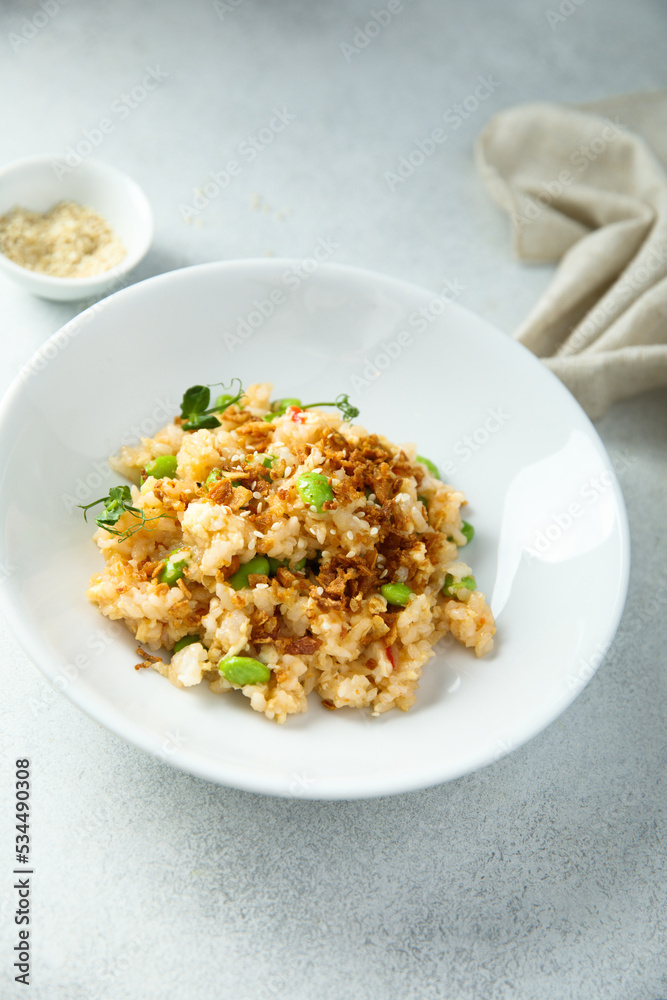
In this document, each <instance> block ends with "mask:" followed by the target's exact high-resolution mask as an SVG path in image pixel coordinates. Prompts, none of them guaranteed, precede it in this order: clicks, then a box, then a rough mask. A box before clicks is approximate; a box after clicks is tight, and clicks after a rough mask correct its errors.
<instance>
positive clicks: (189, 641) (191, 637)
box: [172, 635, 201, 653]
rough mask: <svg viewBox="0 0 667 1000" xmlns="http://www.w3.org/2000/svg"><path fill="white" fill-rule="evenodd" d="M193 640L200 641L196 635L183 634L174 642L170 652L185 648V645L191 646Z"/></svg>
mask: <svg viewBox="0 0 667 1000" xmlns="http://www.w3.org/2000/svg"><path fill="white" fill-rule="evenodd" d="M193 642H201V639H200V638H199V636H198V635H184V636H183V638H182V639H179V640H178V642H175V643H174V648H173V650H172V652H174V653H180V651H181V650H182V649H185V647H186V646H191V645H192V643H193Z"/></svg>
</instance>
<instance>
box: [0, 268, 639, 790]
mask: <svg viewBox="0 0 667 1000" xmlns="http://www.w3.org/2000/svg"><path fill="white" fill-rule="evenodd" d="M301 262H302V259H299V258H293V257H275V258H268V259H267V258H263V257H247V258H234V259H231V260H223V261H210V262H207V263H201V264H195V265H189V266H186V267H183V268H177V269H175V270H173V271H167V272H162V273H161V274H158V275H154V276H152V277H149V278H145V279H143V280H142V281H140V282H136V283H134V284H132V285H130V286H129V287H126V288H122V289H119V290H118V291H116V292H113V293H112V294H110V295H109V296H107V297H106V298H105V299H103V300H101V302H99V303H96V304H94V305H93V306H90V307H89V308H88V309H86V310H84V311H83V312H82V313H80V314H79V315H78V316H75V317H74V318H73V319H71V320H69V321H68V322H67V323H65V324H64V325H63V326H62V327H61V328H60V330H58V331H56V332H55V333H54V334H53V335H52V336H51V337H50V338H49V339H48V340H47V341H46V342H45V343H44V344H43V345H42V346H41V347H40V348H39V349H38V350H37V351H36V352H34V353H33V355H32V356H31V358H30V359H29V360H28V362H26V367H29V366H30V365H31V363H33V362H34V361H35V360H37V359H40V355H41V353H42V351H43V350H44V349H48V347H49V345H50V344H51V343H52V342H54V341H56V338H58V337H59V336H61V335H62V334H63V333H64V332H67V331H68V329H69V328H70V327H75V325H76V324H77V323H78V322H80V321H81V317H85V316H86V314H90V316H91V318H92V317H93V316H94V314H95V313H96V311H97V310H98V309H99V308H100V306H106V305H107V304H109V303H110V302H111V300H112V299H116V296H117V295H122V296H124V297H125V298H128V299H131V298H132V296H136V295H141V294H142V292H143V286H144V285H146V284H148V283H150V284H152V285H154V286H159V285H160V284H165V283H166V282H167V281H168V280H170V279H174V278H175V280H177V281H182V280H187V275H188V274H189V273H190V272H195V271H198V272H200V273H203V272H205V271H209V272H215V271H216V270H218V269H221V270H226V271H230V272H233V271H234V270H238V269H241V270H244V269H246V268H250V269H252V268H254V267H258V266H259V267H260V268H261V269H264V270H266V271H267V272H274V273H275V274H276V275H277V274H279V273H280V269H282V268H285V267H289V266H290V265H294V264H298V263H301ZM320 270H322V271H324V272H336V273H338V274H339V275H345V274H347V275H349V276H351V277H356V278H357V279H359V278H362V279H365V280H370V281H374V282H380V283H385V282H389V283H391V284H392V285H396V286H399V287H402V288H403V289H407V290H412V291H417V292H419V293H423V292H430V289H428V288H427V287H426V286H425V285H419V284H416V283H414V282H410V281H406V280H404V279H402V278H397V277H394V276H393V275H391V274H386V273H383V272H380V271H374V270H372V269H369V268H362V267H358V266H356V265H349V264H340V263H337V262H336V263H334V262H326V263H323V264H321V265H320V267H319V268H318V272H319V271H320ZM453 307H454V309H455V310H457V311H461V312H462V313H467V314H469V315H471V316H474V317H475V319H476V320H479V321H480V322H481V323H483V324H484V326H486V327H489V328H491V329H493V330H495V331H496V332H497V333H499V334H500V333H501V332H502V331H500V329H499V328H498V327H496V326H495V324H493V323H492V322H490V321H488V320H486V319H485V318H483V317H480V316H478V315H477V314H476V313H474V312H472V310H469V309H468V308H467V307H464V306H461V305H459V304H458V303H453ZM84 322H86V320H85V318H84ZM507 340H508V342H509V343H508V346H509V345H511V347H510V350H518V351H521V352H525V353H526V354H527V355H530V357H531V358H533V359H534V362H535V364H539V359H538V358H537V357H536V356H535V355H533V354H532V352H531V351H529V350H528V349H527V348H525V347H524V346H523V345H522V344H520V343H519V342H517V341H515V340H513V339H512V338H510V337H507ZM541 369H542V371H543V374H544V376H545V377H546V378H547V379H548V380H549V381H550V382H551V384H552V386H553V387H554V388H556V390H557V392H559V393H560V394H561V395H562V397H563V398H567V400H568V402H569V404H570V405H573V406H574V407H575V408H577V409H578V410H579V411H580V415H581V417H582V418H583V420H584V422H585V423H587V424H588V425H589V427H590V429H591V430H592V432H593V435H594V437H595V438H596V439H597V441H598V443H599V444H600V446H601V447H602V449H603V451H604V452H605V453H606V447H605V445H604V443H603V442H602V440H601V438H600V436H599V434H598V432H597V429H596V428H595V426H594V425H593V423H592V421H591V420H590V418H589V417H588V416H587V415H586V413H585V411H584V410H583V408H582V407H581V405H580V404H579V403H578V401H577V400H576V398H575V397H574V396H573V395H572V394H571V393H570V392H569V390H568V389H567V388H566V386H565V385H564V384H563V383H562V382H561V381H560V379H559V378H558V377H557V376H556V375H555V374H554V373H553V372H551V371H550V370H549V369H548V368H546V366H541ZM22 371H23V370H22ZM22 371H20V372H18V373H17V375H16V377H15V378H14V380H13V382H12V383H11V385H10V386H9V388H8V389H7V391H6V392H5V394H4V396H3V397H2V399H0V425H1V424H3V423H4V422H5V420H6V419H7V416H8V413H9V412H10V411H11V409H12V407H13V405H14V401H15V399H16V397H17V396H18V395H19V394H20V392H21V390H22V388H23V387H24V384H25V380H24V378H23V375H22ZM611 477H612V491H613V495H614V498H615V501H616V511H617V514H618V534H619V547H618V554H617V557H618V579H617V583H616V590H615V598H614V602H613V605H611V604H610V606H609V609H608V615H607V627H606V629H605V631H604V635H602V636H601V637H600V638H599V640H598V646H597V648H598V650H599V656H597V657H596V660H595V663H594V664H591V665H590V666H591V669H590V671H589V673H588V674H587V676H586V677H585V678H584V679H583V680H582V683H581V685H577V686H574V685H572V686H570V687H568V688H567V689H566V690H565V689H564V690H563V691H562V692H561V694H560V696H559V698H558V699H557V700H555V701H554V702H552V703H550V704H549V706H548V708H544V709H543V710H542V711H540V712H538V713H535V714H533V715H532V716H531V717H530V719H529V720H526V723H525V725H524V726H523V728H522V732H521V736H520V738H519V739H518V740H517V741H516V742H515V743H513V744H512V745H511V746H507V747H505V748H504V750H503V752H502V753H500V754H496V755H495V756H493V757H490V756H489V755H488V754H486V753H481V754H479V755H478V756H477V758H476V759H475V760H474V761H473V762H472V763H471V764H470V766H467V767H466V768H465V769H464V770H456V771H455V773H442V772H441V771H440V769H439V768H437V767H435V768H431V769H430V770H429V772H428V773H424V774H422V776H421V778H420V779H419V780H417V781H415V780H414V776H413V775H412V773H410V774H409V775H407V776H406V775H400V776H399V775H394V776H393V777H392V778H391V779H390V778H388V777H387V776H386V775H385V776H384V777H383V779H382V780H381V781H379V782H378V781H377V779H373V783H372V786H371V779H370V778H368V777H366V778H365V779H364V781H362V782H361V783H360V784H359V785H358V786H357V787H355V788H354V789H351V788H349V787H348V785H347V784H345V783H343V785H342V786H341V785H340V784H339V782H338V779H333V780H328V781H327V782H326V783H325V784H326V785H327V787H326V789H325V790H323V791H320V790H315V789H313V790H312V791H311V790H308V791H307V792H304V794H303V795H302V796H301V797H303V798H305V799H309V800H319V801H341V800H342V801H354V800H364V799H371V798H379V797H384V796H388V795H392V796H393V795H401V794H406V793H409V792H414V791H421V790H425V789H428V788H431V787H434V786H437V785H441V784H445V783H448V782H449V781H452V780H457V779H458V778H462V777H465V776H467V775H470V774H473V773H475V772H477V771H479V770H481V769H482V768H486V767H487V766H489V765H490V764H493V763H496V762H497V761H498V760H501V759H502V758H503V757H505V756H507V755H509V754H510V753H512V752H513V751H514V750H517V749H520V748H521V747H523V746H525V745H526V744H527V743H528V742H530V741H531V740H532V739H533V738H534V737H535V736H537V735H539V734H540V733H541V732H543V731H544V730H545V729H546V728H547V726H550V725H551V724H552V723H553V722H555V721H556V720H557V719H558V718H559V717H560V716H561V715H562V714H563V712H565V711H566V710H567V709H568V708H569V707H570V705H571V704H572V703H573V702H574V701H575V700H576V698H577V697H578V696H579V694H581V692H582V691H583V688H584V687H586V686H587V685H588V683H589V682H590V680H591V679H592V677H593V676H594V674H595V673H597V670H598V668H599V666H601V664H602V663H603V661H604V658H605V656H606V654H607V652H608V651H609V648H610V646H611V644H612V642H613V639H614V636H615V635H616V632H617V630H618V626H619V624H620V621H621V617H622V614H623V610H624V607H625V603H626V600H627V593H628V585H629V573H630V561H631V545H630V531H629V520H628V514H627V509H626V506H625V502H624V498H623V493H622V490H621V488H620V484H619V482H618V478H617V476H616V474H615V472H614V471H613V468H612V469H611ZM0 547H1V546H0ZM17 605H18V601H17V600H16V597H15V595H14V594H13V592H12V591H11V590H10V588H9V587H7V585H6V581H2V580H0V609H1V610H2V612H3V614H4V615H5V616H6V619H7V622H8V624H9V625H10V628H11V629H12V631H13V633H14V635H15V636H16V637H17V639H18V640H19V642H20V644H21V646H22V648H23V650H24V651H25V652H26V654H27V656H28V657H29V659H31V660H32V662H33V663H34V665H35V666H36V667H37V669H38V670H39V672H40V673H41V674H42V676H43V677H45V678H46V679H47V682H49V683H51V681H50V678H49V675H48V674H47V673H46V672H45V671H44V669H43V667H42V662H43V655H42V650H41V648H40V640H39V638H38V637H36V636H35V635H34V634H33V632H32V631H31V630H30V629H29V627H28V626H27V625H26V623H25V622H24V621H23V619H22V618H21V617H17V615H16V610H17ZM62 693H63V694H64V695H65V697H66V698H67V699H68V700H69V701H70V702H72V703H73V704H74V705H75V706H76V707H77V708H78V709H79V710H80V711H82V712H84V714H86V715H87V716H88V717H89V718H91V719H93V720H94V721H95V722H96V723H98V724H100V725H103V726H104V727H105V728H106V729H107V730H108V731H110V732H112V733H113V734H114V735H115V736H117V737H120V738H121V739H123V740H124V741H126V742H127V743H129V744H130V745H131V746H134V747H137V748H138V749H141V750H142V751H144V752H146V753H148V754H149V755H150V756H151V757H154V758H156V759H159V760H161V761H163V762H164V763H167V764H168V765H169V766H170V767H173V768H174V769H175V770H178V771H182V772H185V773H187V774H190V775H194V776H196V777H199V778H202V779H204V780H206V781H211V782H213V783H215V784H222V785H224V786H226V787H232V788H237V789H239V790H242V791H249V792H251V793H258V794H262V795H269V796H276V797H284V798H290V797H292V796H291V793H290V792H289V790H288V789H287V786H285V787H282V784H281V783H280V782H279V781H278V780H277V779H276V778H275V777H274V776H271V777H269V778H266V777H265V776H260V775H257V774H248V773H246V774H244V776H243V779H241V778H240V777H239V775H238V773H237V772H236V770H235V769H234V768H231V769H230V768H229V767H227V768H222V769H221V768H220V766H219V764H218V765H217V766H214V765H213V764H212V763H211V762H210V761H204V760H202V758H201V755H199V754H198V753H197V752H196V751H190V750H188V749H179V751H178V752H177V753H173V755H171V756H170V757H164V756H162V755H160V753H159V752H158V750H157V749H156V747H155V745H154V744H153V742H152V741H151V740H150V739H149V738H148V737H147V735H146V733H145V731H144V730H143V729H141V727H139V728H138V727H137V724H136V723H135V722H134V721H131V720H128V719H127V718H123V719H122V720H118V719H115V720H114V719H111V718H110V716H112V715H113V714H114V712H113V710H108V707H107V705H106V703H105V702H103V701H100V698H99V696H95V698H93V699H86V698H85V697H83V696H77V689H76V687H75V688H74V689H72V688H71V687H70V688H68V689H67V690H65V691H63V692H62ZM223 772H224V773H223Z"/></svg>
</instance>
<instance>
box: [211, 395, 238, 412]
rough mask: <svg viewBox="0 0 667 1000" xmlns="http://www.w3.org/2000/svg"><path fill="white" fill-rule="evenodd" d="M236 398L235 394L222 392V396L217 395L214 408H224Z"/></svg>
mask: <svg viewBox="0 0 667 1000" xmlns="http://www.w3.org/2000/svg"><path fill="white" fill-rule="evenodd" d="M236 398H237V397H236V396H226V395H224V394H223V395H222V396H218V398H217V399H216V401H215V409H216V410H226V409H227V407H228V406H229V404H230V403H231V402H233V401H234V400H235V399H236Z"/></svg>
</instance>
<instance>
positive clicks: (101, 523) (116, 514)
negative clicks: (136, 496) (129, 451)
mask: <svg viewBox="0 0 667 1000" xmlns="http://www.w3.org/2000/svg"><path fill="white" fill-rule="evenodd" d="M98 503H103V504H104V510H103V512H102V513H101V514H98V515H97V517H96V518H95V524H96V525H97V527H98V528H104V529H105V531H108V532H109V534H110V535H117V536H118V537H119V538H129V537H130V536H131V535H134V534H135V532H137V531H140V530H141V529H142V528H143V527H144V526H145V525H146V524H148V522H149V521H157V520H159V519H160V518H161V517H173V515H172V514H156V515H155V516H154V517H146V514H145V512H144V511H143V510H142V509H141V508H140V507H134V506H133V504H132V494H131V492H130V487H129V486H112V487H111V489H110V490H109V495H108V496H106V497H101V498H100V499H99V500H93V502H92V503H87V504H81V503H80V504H77V506H78V507H80V508H81V510H82V511H83V519H84V521H87V520H88V511H89V510H90V508H91V507H96V506H97V505H98ZM123 514H132V516H133V517H136V518H137V519H138V520H139V524H135V525H134V526H133V527H131V528H126V529H125V531H117V530H116V528H114V527H113V526H114V525H115V524H118V522H119V521H120V519H121V517H122V516H123Z"/></svg>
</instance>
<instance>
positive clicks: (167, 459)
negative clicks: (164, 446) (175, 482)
mask: <svg viewBox="0 0 667 1000" xmlns="http://www.w3.org/2000/svg"><path fill="white" fill-rule="evenodd" d="M177 465H178V459H177V458H176V456H175V455H158V457H157V458H154V459H153V460H152V461H151V462H147V463H146V475H147V476H153V478H154V479H164V478H165V477H167V476H168V477H169V478H171V477H173V475H174V473H175V472H176V466H177Z"/></svg>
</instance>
